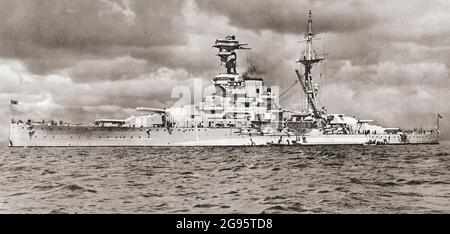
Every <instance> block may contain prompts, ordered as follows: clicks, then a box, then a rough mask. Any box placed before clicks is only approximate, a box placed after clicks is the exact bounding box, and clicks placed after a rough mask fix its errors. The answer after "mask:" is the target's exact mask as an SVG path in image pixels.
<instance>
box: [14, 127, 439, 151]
mask: <svg viewBox="0 0 450 234" xmlns="http://www.w3.org/2000/svg"><path fill="white" fill-rule="evenodd" d="M281 136H282V137H281ZM280 138H281V139H280ZM438 143H439V133H437V132H434V133H422V134H419V133H414V134H406V135H405V136H403V137H402V136H401V135H400V134H349V135H342V134H335V135H323V134H310V135H304V136H293V135H289V136H288V135H286V134H284V135H283V134H281V133H278V134H272V135H270V134H268V135H252V134H241V132H240V129H237V128H170V129H169V128H130V127H95V126H47V125H34V126H33V127H29V126H28V125H26V124H11V125H10V137H9V145H10V146H55V147H70V146H86V147H90V146H254V145H275V144H276V145H283V144H285V145H365V144H438Z"/></svg>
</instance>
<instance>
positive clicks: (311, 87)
mask: <svg viewBox="0 0 450 234" xmlns="http://www.w3.org/2000/svg"><path fill="white" fill-rule="evenodd" d="M315 35H316V31H315V28H314V25H313V22H312V15H311V10H310V11H309V18H308V25H307V28H306V33H305V42H306V49H305V50H304V51H303V53H302V57H301V58H300V59H299V60H298V61H297V62H300V63H302V64H303V66H304V68H305V69H304V74H303V77H302V75H301V74H300V73H299V71H298V70H295V72H296V73H297V76H298V79H299V81H300V84H301V85H302V88H303V91H304V92H305V95H306V98H307V106H308V109H311V110H312V111H313V114H314V116H315V117H317V118H319V117H320V113H319V111H318V109H317V103H316V96H317V93H318V91H319V86H318V85H317V84H314V83H313V77H312V75H311V69H312V67H313V66H314V65H315V64H316V63H318V62H320V61H322V60H323V58H319V55H318V53H317V52H316V51H315V50H314V48H313V43H312V42H313V40H314V39H315Z"/></svg>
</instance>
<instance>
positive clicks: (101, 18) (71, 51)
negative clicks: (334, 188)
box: [0, 0, 187, 74]
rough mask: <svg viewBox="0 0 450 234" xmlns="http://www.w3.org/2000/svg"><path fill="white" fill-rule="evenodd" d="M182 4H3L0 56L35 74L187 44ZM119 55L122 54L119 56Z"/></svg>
mask: <svg viewBox="0 0 450 234" xmlns="http://www.w3.org/2000/svg"><path fill="white" fill-rule="evenodd" d="M182 6H183V1H162V0H161V1H144V0H142V1H140V0H136V1H126V0H123V1H120V0H117V1H114V0H98V1H92V0H79V1H71V0H58V1H26V0H19V1H16V0H14V1H2V3H1V5H0V7H1V14H0V24H1V27H0V55H1V56H2V57H8V58H18V59H24V60H25V61H27V65H29V67H30V68H31V69H32V70H33V71H34V72H35V73H38V74H45V73H46V72H49V71H52V70H53V69H59V68H62V67H64V66H65V65H67V66H69V65H71V64H73V62H74V61H73V60H72V59H73V57H83V56H84V57H87V56H91V57H93V56H94V57H96V56H97V57H98V56H107V55H109V54H111V51H116V52H120V51H124V50H126V48H147V47H157V46H168V45H180V44H184V43H186V40H187V38H186V35H185V34H184V28H185V24H184V19H183V17H182V15H181V10H182ZM119 55H120V54H119Z"/></svg>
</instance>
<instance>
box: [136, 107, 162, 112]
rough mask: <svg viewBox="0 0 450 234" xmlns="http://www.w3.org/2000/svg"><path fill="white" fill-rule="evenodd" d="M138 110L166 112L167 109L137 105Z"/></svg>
mask: <svg viewBox="0 0 450 234" xmlns="http://www.w3.org/2000/svg"><path fill="white" fill-rule="evenodd" d="M136 110H137V111H143V112H155V113H166V112H167V111H166V109H165V108H164V109H161V108H151V107H136Z"/></svg>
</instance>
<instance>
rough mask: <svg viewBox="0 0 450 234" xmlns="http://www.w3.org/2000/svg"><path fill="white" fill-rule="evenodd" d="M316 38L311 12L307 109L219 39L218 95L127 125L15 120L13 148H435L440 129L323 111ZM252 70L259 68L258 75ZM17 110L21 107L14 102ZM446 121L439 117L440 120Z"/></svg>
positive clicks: (303, 76) (304, 59) (148, 113)
mask: <svg viewBox="0 0 450 234" xmlns="http://www.w3.org/2000/svg"><path fill="white" fill-rule="evenodd" d="M315 37H316V31H315V28H314V25H313V21H312V17H311V11H310V12H309V18H308V22H307V29H306V33H305V40H304V42H305V44H306V46H305V49H304V50H303V51H302V54H301V56H300V59H298V60H297V61H296V62H297V63H298V64H299V65H300V66H301V69H299V70H295V71H293V72H292V74H293V77H295V82H296V83H297V85H299V86H300V87H301V90H302V93H303V96H304V97H305V98H304V100H302V101H304V104H305V108H304V110H300V111H296V110H288V109H283V108H282V107H281V106H280V105H279V104H278V101H279V95H278V92H277V90H275V89H273V88H271V87H267V86H265V84H264V80H263V79H262V78H261V77H259V76H258V74H257V73H256V72H252V66H250V69H247V71H246V72H243V73H242V74H240V73H238V71H237V59H238V52H239V51H243V50H248V49H250V48H248V47H247V44H241V43H240V42H239V41H238V40H237V39H236V37H235V36H227V37H225V39H219V40H216V41H215V43H214V45H213V47H214V48H215V49H217V50H218V52H217V56H218V57H219V59H220V63H221V67H222V70H223V72H219V74H217V75H216V76H215V77H214V78H213V79H212V84H213V86H214V89H215V92H214V93H212V95H205V96H204V97H203V99H202V101H201V102H199V103H194V104H192V105H187V106H183V107H168V108H148V107H137V108H136V110H137V111H139V113H142V114H140V115H137V116H130V117H128V118H124V119H108V118H105V119H96V120H95V121H94V122H93V123H92V124H84V125H83V124H71V123H67V122H63V121H47V122H46V121H33V120H27V121H21V120H18V121H16V120H15V119H14V117H12V118H11V122H10V125H9V132H10V134H9V146H13V147H14V146H60V147H66V146H258V145H274V146H281V145H282V146H285V145H290V146H295V145H299V146H301V145H334V144H358V145H367V144H368V145H372V144H373V145H379V144H383V145H385V144H438V143H439V135H440V132H439V124H438V126H437V128H436V129H431V130H420V131H418V130H403V129H399V128H386V127H383V126H379V125H376V124H374V123H373V122H374V121H373V120H364V119H358V118H356V117H350V116H347V115H344V114H328V113H327V109H326V108H325V107H324V106H319V105H318V102H317V98H318V95H319V86H318V85H317V83H315V80H314V79H315V78H314V77H313V73H312V69H313V68H314V66H315V65H317V64H320V63H322V62H323V61H324V57H321V55H319V54H318V53H317V51H316V50H315V49H314V47H313V41H314V40H315ZM253 70H254V69H253ZM11 106H12V108H15V107H16V106H18V101H17V100H12V101H11ZM440 117H441V116H439V115H438V119H437V121H439V118H440Z"/></svg>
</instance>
